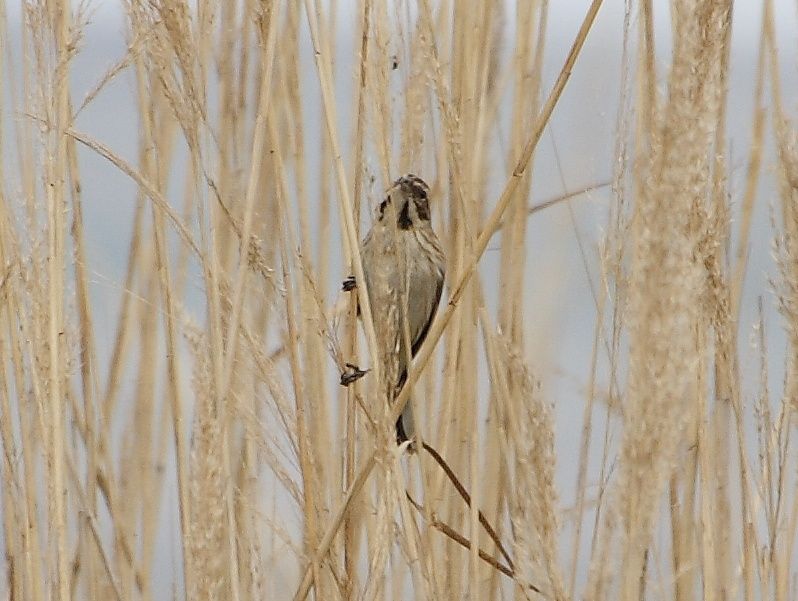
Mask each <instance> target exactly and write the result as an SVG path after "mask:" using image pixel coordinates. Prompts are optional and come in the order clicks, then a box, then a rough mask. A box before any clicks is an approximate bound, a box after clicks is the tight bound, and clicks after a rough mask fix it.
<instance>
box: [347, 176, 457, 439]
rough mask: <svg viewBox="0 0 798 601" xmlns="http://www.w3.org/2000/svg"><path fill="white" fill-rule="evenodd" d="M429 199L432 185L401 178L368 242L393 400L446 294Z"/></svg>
mask: <svg viewBox="0 0 798 601" xmlns="http://www.w3.org/2000/svg"><path fill="white" fill-rule="evenodd" d="M428 195H429V187H428V186H427V184H426V183H424V181H423V180H422V179H421V178H419V177H417V176H415V175H412V174H408V175H405V176H402V177H400V178H399V179H398V180H396V181H395V182H394V183H393V185H392V186H391V188H390V189H389V190H388V191H387V193H386V196H385V199H384V200H383V201H382V202H381V203H380V206H379V218H378V220H377V222H376V223H375V224H374V226H373V227H372V228H371V230H370V231H369V233H368V234H367V235H366V238H365V239H364V240H363V248H362V258H363V271H364V274H365V277H366V284H367V287H368V291H369V302H370V304H371V311H372V314H373V317H374V329H375V332H376V335H377V344H378V347H379V349H378V352H379V359H380V365H381V369H382V373H383V381H384V383H385V390H384V393H385V394H386V396H387V397H388V398H389V399H390V400H393V399H394V398H395V397H396V396H397V395H398V394H399V391H400V390H401V388H402V386H403V385H404V383H405V380H406V379H407V367H408V364H409V358H412V357H413V356H415V354H416V353H417V352H418V350H419V348H420V347H421V344H422V343H423V342H424V339H425V338H426V336H427V332H428V331H429V327H430V325H431V324H432V320H433V317H434V316H435V311H436V310H437V308H438V304H439V302H440V299H441V292H442V290H443V280H444V273H445V258H444V254H443V249H442V248H441V244H440V242H439V240H438V237H437V236H436V235H435V232H434V231H433V230H432V224H431V222H430V207H429V198H428ZM405 328H407V333H406V334H405ZM406 340H409V342H410V349H409V352H408V349H407V347H406V344H405V341H406ZM411 403H412V400H411V401H408V403H407V405H406V406H405V410H404V411H403V413H402V415H401V417H400V418H399V420H398V421H397V423H396V437H397V440H398V441H399V442H400V443H401V442H403V441H405V440H407V439H408V438H412V436H413V432H414V427H413V413H412V405H411Z"/></svg>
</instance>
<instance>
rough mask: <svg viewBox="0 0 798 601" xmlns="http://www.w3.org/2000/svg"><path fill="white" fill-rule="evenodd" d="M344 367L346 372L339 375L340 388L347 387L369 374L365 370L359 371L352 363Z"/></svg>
mask: <svg viewBox="0 0 798 601" xmlns="http://www.w3.org/2000/svg"><path fill="white" fill-rule="evenodd" d="M346 367H347V369H346V371H344V373H342V374H341V386H349V385H350V384H352V383H354V382H357V381H358V380H359V379H360V378H362V377H363V376H365V375H366V374H367V373H368V372H369V370H367V369H360V368H359V367H358V366H357V365H354V364H353V363H347V364H346Z"/></svg>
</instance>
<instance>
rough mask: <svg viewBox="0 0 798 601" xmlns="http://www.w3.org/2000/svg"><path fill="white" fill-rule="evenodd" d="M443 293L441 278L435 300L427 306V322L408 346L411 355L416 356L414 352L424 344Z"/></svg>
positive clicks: (436, 289)
mask: <svg viewBox="0 0 798 601" xmlns="http://www.w3.org/2000/svg"><path fill="white" fill-rule="evenodd" d="M442 293H443V278H440V279H439V280H438V285H437V286H436V288H435V300H434V301H432V305H431V306H430V308H429V318H428V319H427V323H425V324H424V327H423V328H421V331H420V332H419V333H418V336H416V339H415V340H414V341H413V345H412V346H411V347H410V355H411V356H412V357H415V356H416V353H417V352H418V350H419V349H420V348H421V345H422V344H424V340H425V339H426V338H427V334H429V329H430V327H431V326H432V320H433V319H434V318H435V313H437V310H438V304H439V303H440V302H441V294H442Z"/></svg>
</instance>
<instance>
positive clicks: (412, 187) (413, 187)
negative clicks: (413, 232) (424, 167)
mask: <svg viewBox="0 0 798 601" xmlns="http://www.w3.org/2000/svg"><path fill="white" fill-rule="evenodd" d="M393 215H396V225H397V227H398V228H399V229H400V230H408V229H410V228H412V227H416V226H417V225H420V224H422V223H429V221H430V211H429V186H428V185H427V184H426V183H425V182H424V180H423V179H421V178H420V177H418V176H417V175H413V174H412V173H408V174H407V175H403V176H402V177H400V178H399V179H397V180H396V181H395V182H394V183H393V185H391V187H390V188H388V192H387V193H386V194H385V200H383V201H382V202H381V203H380V220H381V221H382V220H383V219H386V218H389V216H393Z"/></svg>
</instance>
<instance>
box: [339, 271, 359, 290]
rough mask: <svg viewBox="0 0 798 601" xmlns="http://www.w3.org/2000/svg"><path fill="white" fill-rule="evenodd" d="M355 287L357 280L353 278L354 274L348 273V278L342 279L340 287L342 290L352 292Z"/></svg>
mask: <svg viewBox="0 0 798 601" xmlns="http://www.w3.org/2000/svg"><path fill="white" fill-rule="evenodd" d="M355 288H357V280H355V276H353V275H350V276H349V277H348V278H346V279H345V280H344V283H343V284H342V285H341V289H342V290H343V291H344V292H352V290H354V289H355Z"/></svg>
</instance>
